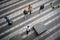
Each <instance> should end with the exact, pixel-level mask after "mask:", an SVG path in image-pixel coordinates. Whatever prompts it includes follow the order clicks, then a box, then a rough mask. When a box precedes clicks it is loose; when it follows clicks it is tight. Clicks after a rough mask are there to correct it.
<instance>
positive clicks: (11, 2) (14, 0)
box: [0, 0, 19, 9]
mask: <svg viewBox="0 0 60 40" xmlns="http://www.w3.org/2000/svg"><path fill="white" fill-rule="evenodd" d="M18 1H19V0H10V1H8V2H6V3H4V4H2V5H1V6H0V9H1V8H4V7H6V6H9V5H12V4H14V3H16V2H18Z"/></svg>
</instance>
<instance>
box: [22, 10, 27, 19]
mask: <svg viewBox="0 0 60 40" xmlns="http://www.w3.org/2000/svg"><path fill="white" fill-rule="evenodd" d="M23 13H24V19H27V18H28V11H27V10H26V9H25V10H24V11H23Z"/></svg>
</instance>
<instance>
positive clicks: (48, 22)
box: [44, 16, 60, 25]
mask: <svg viewBox="0 0 60 40" xmlns="http://www.w3.org/2000/svg"><path fill="white" fill-rule="evenodd" d="M59 17H60V16H57V17H55V18H54V19H51V20H49V21H47V22H46V23H45V24H44V25H48V24H50V23H51V22H53V21H54V20H56V19H58V18H59Z"/></svg>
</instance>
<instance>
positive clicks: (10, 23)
mask: <svg viewBox="0 0 60 40" xmlns="http://www.w3.org/2000/svg"><path fill="white" fill-rule="evenodd" d="M4 18H5V19H6V22H7V23H8V25H12V21H11V19H10V18H9V17H7V16H5V17H4Z"/></svg>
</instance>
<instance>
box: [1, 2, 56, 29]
mask: <svg viewBox="0 0 60 40" xmlns="http://www.w3.org/2000/svg"><path fill="white" fill-rule="evenodd" d="M54 2H55V1H54ZM49 4H50V2H49V3H47V4H45V6H47V5H49ZM38 9H39V8H37V9H36V10H38ZM34 10H35V9H34ZM36 10H35V11H36ZM50 10H51V8H50V9H48V11H50ZM23 16H24V15H22V16H19V17H18V18H16V19H13V22H15V21H17V20H19V19H21V18H23ZM5 25H7V23H6V24H4V25H2V26H1V27H4V26H5ZM1 27H0V28H1Z"/></svg>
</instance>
